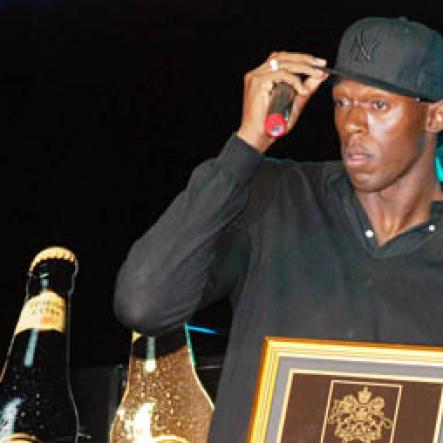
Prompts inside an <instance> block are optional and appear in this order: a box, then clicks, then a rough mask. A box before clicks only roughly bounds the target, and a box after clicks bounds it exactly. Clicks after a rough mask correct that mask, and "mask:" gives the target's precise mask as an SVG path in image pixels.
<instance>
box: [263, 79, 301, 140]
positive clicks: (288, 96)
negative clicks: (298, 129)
mask: <svg viewBox="0 0 443 443" xmlns="http://www.w3.org/2000/svg"><path fill="white" fill-rule="evenodd" d="M294 97H295V90H294V88H293V87H292V86H290V85H289V84H288V83H277V84H276V85H275V86H274V87H273V88H272V90H271V102H270V104H269V108H268V113H267V116H266V118H265V122H264V127H265V132H266V134H267V135H269V136H270V137H281V136H282V135H284V134H285V133H286V127H287V123H288V120H289V117H290V115H291V111H292V102H293V100H294Z"/></svg>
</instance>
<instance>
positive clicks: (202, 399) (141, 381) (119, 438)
mask: <svg viewBox="0 0 443 443" xmlns="http://www.w3.org/2000/svg"><path fill="white" fill-rule="evenodd" d="M212 411H213V404H212V402H211V400H210V398H209V396H208V394H207V393H206V391H205V389H204V388H203V386H202V384H201V383H200V380H199V379H198V377H197V374H196V371H195V368H194V364H193V360H192V352H191V347H190V341H189V337H188V335H187V333H186V329H185V327H183V328H180V329H179V330H176V331H173V332H170V333H168V334H165V335H162V336H159V337H149V336H148V337H147V336H143V335H140V334H138V333H136V332H133V333H132V346H131V354H130V358H129V368H128V378H127V384H126V389H125V392H124V394H123V398H122V401H121V403H120V405H119V407H118V408H117V412H116V414H115V417H114V421H113V423H112V426H111V432H110V443H160V442H161V443H205V442H206V441H207V434H208V429H209V424H210V420H211V417H212Z"/></svg>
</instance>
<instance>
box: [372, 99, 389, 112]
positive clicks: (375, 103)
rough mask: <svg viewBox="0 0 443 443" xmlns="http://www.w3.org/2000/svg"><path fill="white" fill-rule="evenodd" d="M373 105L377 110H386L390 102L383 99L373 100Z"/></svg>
mask: <svg viewBox="0 0 443 443" xmlns="http://www.w3.org/2000/svg"><path fill="white" fill-rule="evenodd" d="M372 107H373V108H374V109H376V110H377V111H385V110H386V109H388V104H387V103H386V102H385V101H383V100H374V101H373V102H372Z"/></svg>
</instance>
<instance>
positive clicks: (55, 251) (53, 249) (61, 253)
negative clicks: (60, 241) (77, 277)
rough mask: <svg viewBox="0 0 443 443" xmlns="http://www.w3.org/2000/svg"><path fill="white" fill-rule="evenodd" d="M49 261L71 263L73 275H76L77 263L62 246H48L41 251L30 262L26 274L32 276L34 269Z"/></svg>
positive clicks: (70, 253)
mask: <svg viewBox="0 0 443 443" xmlns="http://www.w3.org/2000/svg"><path fill="white" fill-rule="evenodd" d="M51 259H57V260H65V261H68V262H71V263H73V264H74V266H75V273H77V269H78V262H77V258H76V256H75V254H74V253H73V252H72V251H70V250H69V249H67V248H65V247H62V246H50V247H49V248H46V249H43V251H40V252H39V253H38V254H37V255H36V256H35V257H34V260H32V263H31V265H30V266H29V271H28V274H32V271H33V270H34V269H35V267H36V266H37V265H38V264H39V263H41V262H43V261H45V260H51Z"/></svg>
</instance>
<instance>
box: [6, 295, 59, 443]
mask: <svg viewBox="0 0 443 443" xmlns="http://www.w3.org/2000/svg"><path fill="white" fill-rule="evenodd" d="M65 319H66V303H65V300H64V299H63V298H62V297H60V296H59V295H58V294H56V293H55V292H53V291H50V290H48V289H45V290H44V291H42V292H41V293H40V294H39V295H37V296H36V297H33V298H31V299H30V300H28V301H27V302H26V303H25V306H24V307H23V309H22V312H21V314H20V318H19V320H18V323H17V326H16V328H15V335H17V334H19V333H20V332H23V331H26V330H27V329H38V330H40V331H49V330H55V331H59V332H64V331H65V323H66V321H65ZM0 443H2V442H1V441H0Z"/></svg>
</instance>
